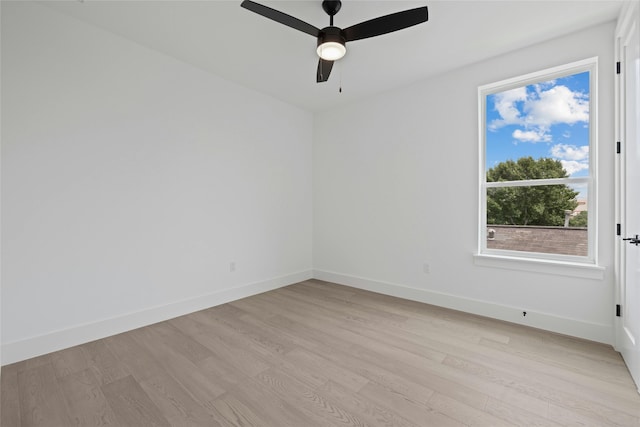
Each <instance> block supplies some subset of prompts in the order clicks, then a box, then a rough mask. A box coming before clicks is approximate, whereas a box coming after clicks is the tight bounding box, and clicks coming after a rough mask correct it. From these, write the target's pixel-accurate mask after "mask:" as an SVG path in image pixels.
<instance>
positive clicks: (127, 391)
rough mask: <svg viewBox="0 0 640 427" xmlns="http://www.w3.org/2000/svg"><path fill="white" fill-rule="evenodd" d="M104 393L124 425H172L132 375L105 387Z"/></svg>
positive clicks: (103, 388) (141, 426)
mask: <svg viewBox="0 0 640 427" xmlns="http://www.w3.org/2000/svg"><path fill="white" fill-rule="evenodd" d="M102 392H103V393H104V396H105V397H106V399H107V401H108V402H109V405H110V406H111V408H113V411H114V412H115V414H116V416H117V418H118V421H119V422H120V424H122V425H125V426H140V427H143V426H144V427H146V426H169V425H170V424H169V422H168V421H167V419H166V418H165V417H164V415H163V414H162V413H161V411H160V410H159V409H158V407H157V406H156V405H155V404H154V403H153V402H152V401H151V399H150V398H149V396H148V395H147V393H145V391H144V390H143V389H142V387H140V384H138V382H137V381H136V380H135V379H134V378H133V377H132V376H131V375H129V376H127V377H124V378H121V379H119V380H116V381H113V382H111V383H109V384H105V385H103V386H102Z"/></svg>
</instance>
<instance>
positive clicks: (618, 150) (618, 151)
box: [616, 141, 620, 154]
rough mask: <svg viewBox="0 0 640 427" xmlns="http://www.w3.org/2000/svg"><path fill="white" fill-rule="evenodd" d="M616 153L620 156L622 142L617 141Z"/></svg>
mask: <svg viewBox="0 0 640 427" xmlns="http://www.w3.org/2000/svg"><path fill="white" fill-rule="evenodd" d="M616 153H617V154H620V141H616Z"/></svg>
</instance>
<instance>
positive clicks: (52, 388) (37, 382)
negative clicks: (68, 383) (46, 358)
mask: <svg viewBox="0 0 640 427" xmlns="http://www.w3.org/2000/svg"><path fill="white" fill-rule="evenodd" d="M18 395H19V398H20V425H22V426H68V425H72V421H71V418H70V417H69V410H68V407H67V404H66V402H65V400H64V397H63V395H62V391H61V390H60V388H59V387H58V383H57V381H56V376H55V373H54V369H53V366H52V365H51V362H49V363H46V364H43V365H38V366H37V367H35V368H29V369H25V370H23V371H21V372H18Z"/></svg>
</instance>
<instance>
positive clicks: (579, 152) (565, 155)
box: [551, 144, 589, 161]
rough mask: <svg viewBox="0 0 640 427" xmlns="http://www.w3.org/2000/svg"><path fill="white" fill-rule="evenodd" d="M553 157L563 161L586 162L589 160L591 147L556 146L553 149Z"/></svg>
mask: <svg viewBox="0 0 640 427" xmlns="http://www.w3.org/2000/svg"><path fill="white" fill-rule="evenodd" d="M551 155H552V156H553V157H555V158H557V159H561V160H575V161H585V160H589V146H588V145H583V146H580V147H578V146H576V145H569V144H556V145H554V146H553V147H551Z"/></svg>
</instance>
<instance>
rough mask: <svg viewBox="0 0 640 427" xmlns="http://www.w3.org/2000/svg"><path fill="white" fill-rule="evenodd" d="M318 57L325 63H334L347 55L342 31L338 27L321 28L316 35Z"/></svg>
mask: <svg viewBox="0 0 640 427" xmlns="http://www.w3.org/2000/svg"><path fill="white" fill-rule="evenodd" d="M316 52H318V56H319V57H320V58H322V59H324V60H325V61H336V60H338V59H340V58H342V57H343V56H344V54H345V53H347V46H346V45H345V40H344V37H343V36H342V30H340V28H338V27H326V28H323V29H322V30H321V32H320V34H319V35H318V49H317V50H316Z"/></svg>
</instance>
